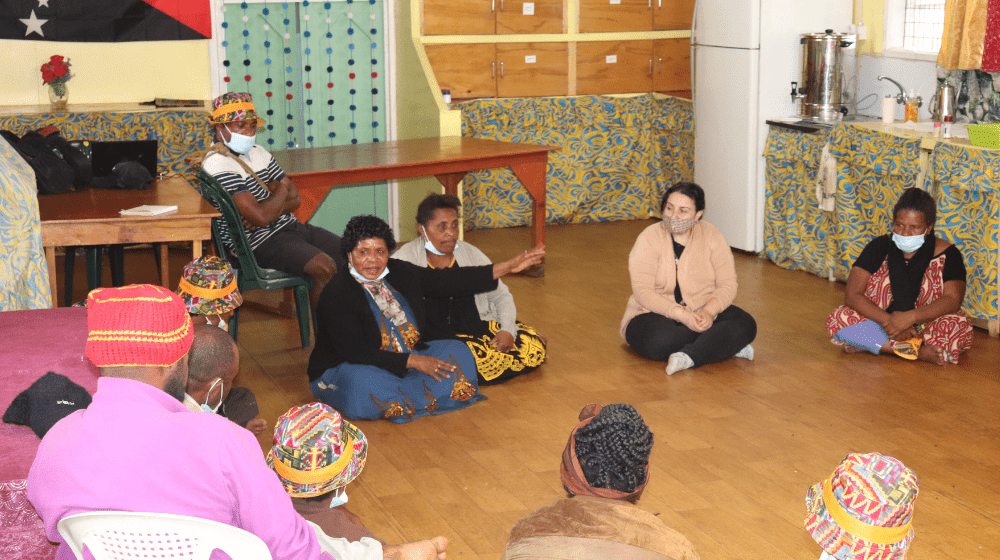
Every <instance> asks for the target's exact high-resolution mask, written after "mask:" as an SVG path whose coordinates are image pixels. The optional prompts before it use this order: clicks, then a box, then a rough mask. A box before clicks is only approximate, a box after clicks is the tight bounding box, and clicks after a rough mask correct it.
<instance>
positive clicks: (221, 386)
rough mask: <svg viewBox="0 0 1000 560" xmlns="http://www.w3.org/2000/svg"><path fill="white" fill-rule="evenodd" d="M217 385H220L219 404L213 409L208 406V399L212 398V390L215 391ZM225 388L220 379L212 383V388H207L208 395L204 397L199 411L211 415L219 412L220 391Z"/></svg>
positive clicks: (220, 403)
mask: <svg viewBox="0 0 1000 560" xmlns="http://www.w3.org/2000/svg"><path fill="white" fill-rule="evenodd" d="M219 383H222V385H220V386H219V404H217V405H215V408H212V407H210V406H208V399H210V398H211V397H212V389H215V386H216V385H218V384H219ZM225 388H226V384H225V382H223V381H222V380H221V379H219V380H218V381H216V382H215V383H212V386H211V387H209V388H208V395H207V396H206V397H205V402H203V403H202V404H201V410H202V411H203V412H211V413H212V414H215V413H216V411H218V410H219V407H220V406H222V391H223V389H225Z"/></svg>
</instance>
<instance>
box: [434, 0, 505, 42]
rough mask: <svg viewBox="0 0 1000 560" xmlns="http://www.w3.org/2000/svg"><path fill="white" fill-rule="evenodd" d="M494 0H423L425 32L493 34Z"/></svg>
mask: <svg viewBox="0 0 1000 560" xmlns="http://www.w3.org/2000/svg"><path fill="white" fill-rule="evenodd" d="M493 1H494V0H458V1H456V0H423V10H422V11H423V19H422V20H421V33H422V34H423V35H493V34H494V33H496V18H495V17H494V15H493Z"/></svg>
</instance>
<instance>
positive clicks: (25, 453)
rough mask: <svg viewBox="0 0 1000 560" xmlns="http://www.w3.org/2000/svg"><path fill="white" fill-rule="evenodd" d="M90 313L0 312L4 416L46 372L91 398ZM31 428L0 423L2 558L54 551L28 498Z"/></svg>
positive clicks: (45, 555)
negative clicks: (60, 376) (26, 482)
mask: <svg viewBox="0 0 1000 560" xmlns="http://www.w3.org/2000/svg"><path fill="white" fill-rule="evenodd" d="M86 341H87V310H86V309H83V308H73V307H71V308H64V309H39V310H33V311H8V312H5V313H0V412H2V411H4V410H7V407H8V406H10V403H11V401H13V400H14V397H16V396H17V395H18V393H20V392H21V391H23V390H25V389H27V388H28V386H30V385H31V384H32V383H34V382H35V380H36V379H38V378H39V377H41V376H43V375H45V373H46V372H49V371H54V372H56V373H61V374H63V375H65V376H66V377H69V378H70V379H72V380H73V381H74V382H75V383H78V384H79V385H81V386H82V387H83V388H84V389H86V390H87V391H88V392H89V393H90V394H93V393H94V391H96V390H97V369H96V368H95V367H94V366H93V365H92V364H91V363H90V360H88V359H87V358H86V356H84V344H85V343H86ZM39 441H40V440H39V439H38V436H36V435H35V433H34V432H32V431H31V429H30V428H28V427H27V426H12V425H10V424H3V423H0V450H2V452H0V558H30V559H40V560H42V559H48V558H52V557H54V556H55V547H54V546H52V545H49V544H48V541H46V540H45V534H44V530H43V528H42V522H41V520H40V519H38V516H37V515H35V513H34V510H33V509H31V505H30V504H29V503H28V501H27V499H26V498H25V496H24V479H25V478H27V476H28V470H29V469H30V468H31V462H32V461H33V460H34V459H35V452H36V451H37V450H38V443H39Z"/></svg>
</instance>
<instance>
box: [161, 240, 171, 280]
mask: <svg viewBox="0 0 1000 560" xmlns="http://www.w3.org/2000/svg"><path fill="white" fill-rule="evenodd" d="M169 253H170V249H168V248H167V243H164V244H163V245H161V247H160V285H161V286H163V287H164V288H167V289H169V288H170V286H168V285H167V282H168V281H169V278H170V271H169V270H167V268H168V266H169V263H170V257H169Z"/></svg>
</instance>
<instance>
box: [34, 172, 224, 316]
mask: <svg viewBox="0 0 1000 560" xmlns="http://www.w3.org/2000/svg"><path fill="white" fill-rule="evenodd" d="M143 204H156V205H176V206H177V212H174V213H171V214H165V215H162V216H149V217H136V216H121V215H120V214H119V213H118V212H119V211H120V210H123V209H126V208H134V207H136V206H142V205H143ZM38 210H39V214H40V216H41V221H42V247H44V248H45V260H46V261H47V263H48V267H49V284H50V286H51V288H52V302H53V306H56V305H57V300H56V252H55V248H56V247H73V246H78V245H116V244H127V243H157V242H169V241H193V242H194V245H193V253H194V258H198V257H200V256H201V242H202V241H204V240H207V239H211V238H212V218H215V217H218V216H219V215H220V214H219V213H218V212H217V211H216V210H215V208H213V207H212V205H211V204H209V203H208V201H206V200H205V199H204V198H202V197H201V195H200V194H198V192H197V191H196V190H194V188H192V187H191V185H190V184H189V183H188V182H187V181H185V180H184V179H182V178H176V177H175V178H170V179H161V180H158V181H156V182H154V183H153V186H152V187H151V188H149V189H147V190H144V191H136V190H117V189H94V188H88V189H83V190H79V191H70V192H66V193H62V194H53V195H43V196H39V197H38ZM167 269H168V259H167V248H166V246H164V247H163V250H162V251H160V285H162V286H164V287H167V288H169V287H170V286H168V285H167V282H168V281H169V280H168V279H169V274H168V270H167Z"/></svg>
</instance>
